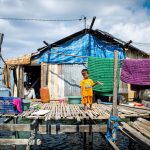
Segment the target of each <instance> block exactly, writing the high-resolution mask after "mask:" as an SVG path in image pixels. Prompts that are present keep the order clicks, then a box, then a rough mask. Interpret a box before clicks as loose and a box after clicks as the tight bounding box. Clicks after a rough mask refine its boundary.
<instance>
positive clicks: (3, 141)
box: [0, 139, 41, 145]
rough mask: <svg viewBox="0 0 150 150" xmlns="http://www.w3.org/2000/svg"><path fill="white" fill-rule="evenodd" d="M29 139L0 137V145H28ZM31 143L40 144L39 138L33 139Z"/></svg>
mask: <svg viewBox="0 0 150 150" xmlns="http://www.w3.org/2000/svg"><path fill="white" fill-rule="evenodd" d="M28 142H29V140H28V139H0V145H28ZM30 144H31V145H35V144H36V145H40V144H41V140H40V139H37V140H33V142H32V143H30Z"/></svg>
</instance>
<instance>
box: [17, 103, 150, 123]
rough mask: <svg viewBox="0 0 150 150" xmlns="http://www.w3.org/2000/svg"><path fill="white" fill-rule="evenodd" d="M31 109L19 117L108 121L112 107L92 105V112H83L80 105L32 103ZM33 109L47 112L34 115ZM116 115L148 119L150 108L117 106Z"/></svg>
mask: <svg viewBox="0 0 150 150" xmlns="http://www.w3.org/2000/svg"><path fill="white" fill-rule="evenodd" d="M31 105H32V107H31V109H30V110H28V111H24V112H23V113H22V114H21V115H19V117H24V118H29V119H43V120H45V121H47V120H52V119H53V120H59V119H77V120H78V121H80V120H82V119H84V118H90V119H92V120H97V119H99V120H102V119H108V118H109V116H110V112H111V110H112V105H105V104H93V109H92V110H87V111H86V112H85V111H84V107H83V105H82V104H66V103H64V104H63V103H54V102H53V103H45V104H44V103H40V102H38V103H37V102H34V103H32V104H31ZM34 108H40V109H42V110H48V111H49V112H48V113H46V114H44V115H34V113H35V112H37V111H38V110H36V109H34ZM118 115H119V117H120V118H126V117H140V116H141V117H149V116H150V108H147V107H142V108H139V107H127V106H118Z"/></svg>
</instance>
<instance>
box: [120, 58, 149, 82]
mask: <svg viewBox="0 0 150 150" xmlns="http://www.w3.org/2000/svg"><path fill="white" fill-rule="evenodd" d="M121 80H122V81H123V82H125V83H129V84H136V85H150V59H125V60H123V61H122V70H121Z"/></svg>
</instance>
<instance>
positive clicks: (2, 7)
mask: <svg viewBox="0 0 150 150" xmlns="http://www.w3.org/2000/svg"><path fill="white" fill-rule="evenodd" d="M133 6H134V7H133ZM149 13H150V7H149V6H148V4H147V1H146V0H134V1H131V0H126V1H120V0H109V1H106V0H94V1H91V0H61V1H60V0H43V1H42V0H15V1H12V0H0V17H11V18H13V17H16V18H36V19H74V18H81V16H83V15H85V16H86V17H87V22H86V23H87V27H89V25H90V23H91V20H92V17H93V16H96V21H95V24H94V26H93V29H100V30H103V31H106V32H109V33H111V34H112V35H114V36H115V37H117V38H120V39H121V40H125V41H128V40H130V39H131V40H133V41H135V42H143V43H145V42H146V43H150V38H149V36H150V21H149V20H150V16H149ZM83 28H84V21H76V22H46V21H43V22H40V21H13V20H0V32H2V33H4V35H5V36H4V42H3V45H2V52H3V55H4V57H5V58H12V57H16V56H20V55H23V54H27V53H32V52H35V51H36V50H37V49H38V48H40V47H42V46H44V44H43V41H44V40H45V41H47V42H48V43H53V42H55V41H57V40H60V39H62V38H64V37H66V36H68V35H70V34H73V33H75V32H78V31H80V30H82V29H83ZM142 49H143V50H145V51H146V52H147V51H148V48H144V47H143V48H142Z"/></svg>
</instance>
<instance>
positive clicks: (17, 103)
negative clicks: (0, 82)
mask: <svg viewBox="0 0 150 150" xmlns="http://www.w3.org/2000/svg"><path fill="white" fill-rule="evenodd" d="M21 103H22V102H21V99H20V98H14V99H13V104H14V105H15V106H16V108H17V110H18V112H19V113H21V112H22V105H21Z"/></svg>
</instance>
